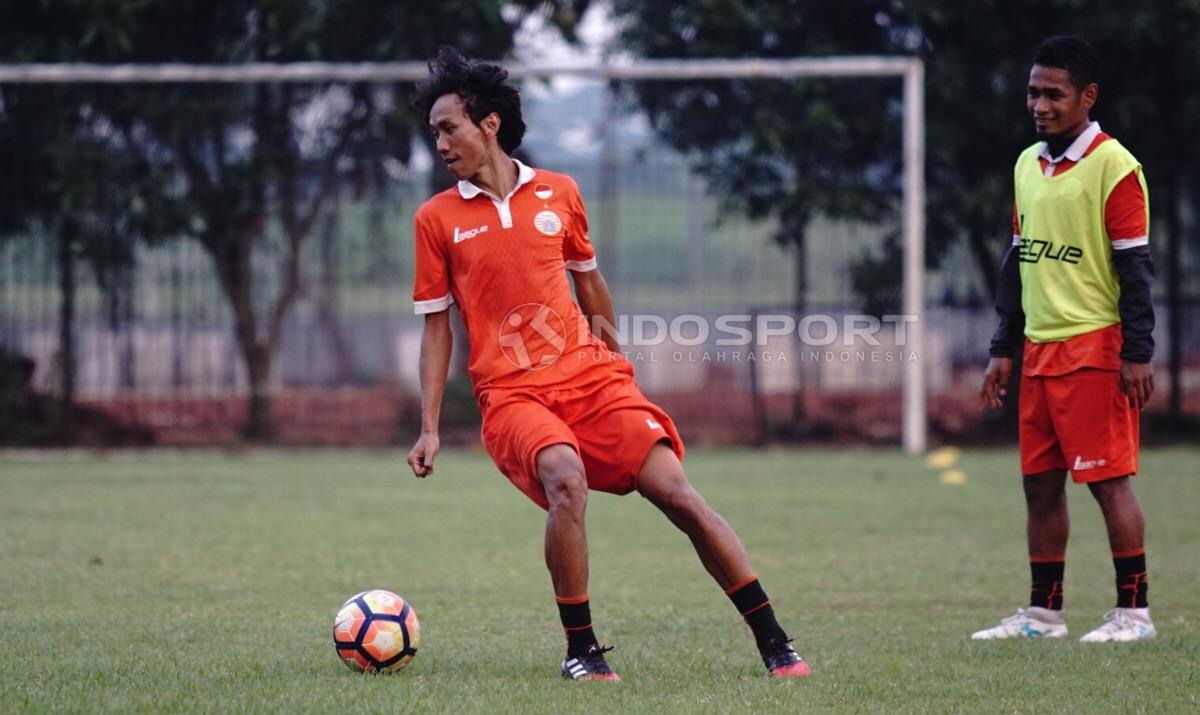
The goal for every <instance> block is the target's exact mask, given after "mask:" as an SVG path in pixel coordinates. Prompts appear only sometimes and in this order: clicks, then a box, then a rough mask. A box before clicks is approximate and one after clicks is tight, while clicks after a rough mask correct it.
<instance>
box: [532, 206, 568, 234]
mask: <svg viewBox="0 0 1200 715" xmlns="http://www.w3.org/2000/svg"><path fill="white" fill-rule="evenodd" d="M533 225H534V226H535V227H536V228H537V230H539V231H541V232H542V233H544V234H546V235H547V236H556V235H558V232H559V231H561V230H562V219H560V218H559V217H558V214H556V213H554V212H553V211H542V212H541V213H539V214H538V215H537V216H534V217H533Z"/></svg>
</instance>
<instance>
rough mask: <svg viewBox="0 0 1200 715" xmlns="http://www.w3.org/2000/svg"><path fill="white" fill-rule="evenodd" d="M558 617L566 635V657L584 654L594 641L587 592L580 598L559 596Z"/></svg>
mask: <svg viewBox="0 0 1200 715" xmlns="http://www.w3.org/2000/svg"><path fill="white" fill-rule="evenodd" d="M557 600H558V617H559V618H561V619H562V624H563V632H564V633H566V635H567V657H568V658H577V657H579V656H581V655H586V654H587V652H588V649H590V648H591V647H592V646H594V645H598V644H597V643H596V633H595V632H594V631H593V630H592V609H591V607H590V606H589V605H588V597H587V594H584V595H583V596H581V597H580V598H566V599H564V598H559V599H557Z"/></svg>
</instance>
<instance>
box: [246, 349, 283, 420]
mask: <svg viewBox="0 0 1200 715" xmlns="http://www.w3.org/2000/svg"><path fill="white" fill-rule="evenodd" d="M242 350H243V353H242V354H243V356H244V358H245V360H246V372H247V375H248V377H249V380H250V412H249V419H248V420H247V421H246V431H245V437H246V439H248V440H250V441H252V442H268V441H270V440H271V438H272V437H274V436H275V434H274V423H273V422H272V420H271V392H270V378H271V353H270V351H269V350H267V349H266V348H265V347H264V346H263V345H260V344H259V343H257V342H255V343H254V344H253V345H249V346H246V345H243V346H242Z"/></svg>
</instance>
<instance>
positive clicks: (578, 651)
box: [535, 444, 620, 680]
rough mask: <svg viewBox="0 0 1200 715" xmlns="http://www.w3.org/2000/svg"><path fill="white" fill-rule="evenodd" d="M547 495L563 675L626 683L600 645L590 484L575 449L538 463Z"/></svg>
mask: <svg viewBox="0 0 1200 715" xmlns="http://www.w3.org/2000/svg"><path fill="white" fill-rule="evenodd" d="M535 463H536V465H537V476H538V480H539V481H540V482H541V484H542V489H543V490H544V491H545V493H546V500H547V501H548V502H549V509H548V512H547V515H546V568H548V569H549V570H550V580H551V582H552V583H553V584H554V596H555V599H556V600H557V601H558V613H559V617H560V618H561V619H562V624H563V630H564V631H565V633H566V637H567V655H566V657H565V658H564V659H563V663H562V675H563V677H565V678H570V679H572V680H620V676H618V675H617V674H616V673H615V672H613V670H612V668H610V667H609V665H608V663H607V661H605V659H604V653H605V649H602V648H601V647H600V645H599V644H598V643H597V642H596V634H595V631H593V630H592V614H591V605H590V603H589V600H588V593H587V589H588V549H587V531H586V528H585V522H584V519H585V516H586V513H587V491H588V487H587V479H586V477H585V476H584V469H583V462H582V461H580V459H579V455H578V454H577V453H576V451H575V449H574V447H572V446H571V445H567V444H554V445H550V446H548V447H545V448H543V449H542V450H540V451H539V452H538V453H537V457H536V458H535Z"/></svg>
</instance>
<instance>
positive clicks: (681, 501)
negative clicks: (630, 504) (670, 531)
mask: <svg viewBox="0 0 1200 715" xmlns="http://www.w3.org/2000/svg"><path fill="white" fill-rule="evenodd" d="M654 503H655V506H657V507H658V508H659V509H661V510H662V511H663V513H665V514H666V515H667V516H668V517H670V519H671V521H673V522H675V523H676V524H679V525H680V526H681V527H683V528H690V527H701V526H703V525H704V523H705V521H706V520H707V518H708V515H709V514H710V513H711V510H710V509H709V508H708V504H707V503H705V501H704V497H702V496H700V493H699V492H697V491H696V490H695V489H693V488H692V487H691V485H687V484H684V485H682V486H679V487H676V488H674V489H671V490H669V491H668V492H666V493H665V494H662V495H659V496H658V497H657V498H656V499H655V500H654Z"/></svg>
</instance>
